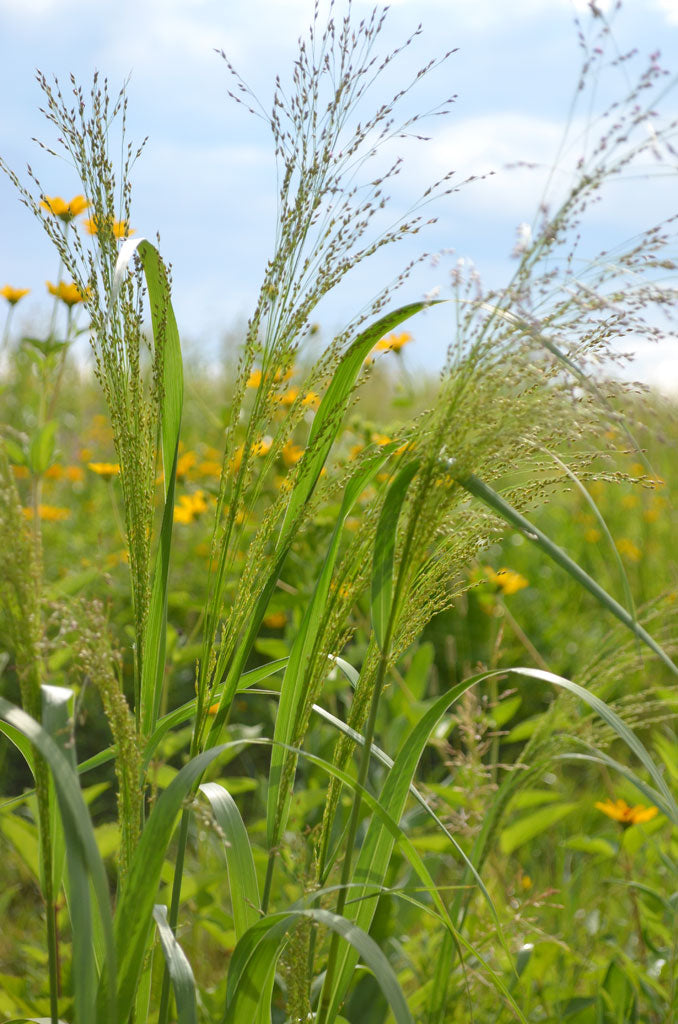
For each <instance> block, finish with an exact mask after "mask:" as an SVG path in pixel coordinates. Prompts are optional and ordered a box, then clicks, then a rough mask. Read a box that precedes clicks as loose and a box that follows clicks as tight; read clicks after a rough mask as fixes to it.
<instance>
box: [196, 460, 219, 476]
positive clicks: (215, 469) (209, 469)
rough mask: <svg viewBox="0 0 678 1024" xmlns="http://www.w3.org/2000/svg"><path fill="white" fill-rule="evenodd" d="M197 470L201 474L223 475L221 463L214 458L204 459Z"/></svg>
mask: <svg viewBox="0 0 678 1024" xmlns="http://www.w3.org/2000/svg"><path fill="white" fill-rule="evenodd" d="M197 470H198V473H200V475H201V476H221V463H220V462H216V461H213V460H212V459H203V461H202V462H201V463H200V464H199V465H198V467H197Z"/></svg>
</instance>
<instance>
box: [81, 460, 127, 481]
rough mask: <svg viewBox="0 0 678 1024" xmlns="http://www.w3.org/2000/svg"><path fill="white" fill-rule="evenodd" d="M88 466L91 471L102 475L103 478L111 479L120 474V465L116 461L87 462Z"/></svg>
mask: <svg viewBox="0 0 678 1024" xmlns="http://www.w3.org/2000/svg"><path fill="white" fill-rule="evenodd" d="M87 465H88V467H89V468H90V469H91V470H92V472H93V473H96V474H97V475H98V476H102V477H103V478H104V480H112V479H113V477H114V476H118V475H119V474H120V466H119V465H118V463H117V462H88V463H87Z"/></svg>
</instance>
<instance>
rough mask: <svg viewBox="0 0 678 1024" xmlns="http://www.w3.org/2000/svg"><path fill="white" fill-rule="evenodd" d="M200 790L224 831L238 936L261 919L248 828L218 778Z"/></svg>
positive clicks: (232, 904) (234, 920)
mask: <svg viewBox="0 0 678 1024" xmlns="http://www.w3.org/2000/svg"><path fill="white" fill-rule="evenodd" d="M200 792H201V793H202V794H203V795H204V796H205V797H206V798H207V800H208V801H209V804H210V807H211V808H212V812H213V814H214V817H215V819H216V822H217V825H218V826H219V828H220V829H221V831H222V833H223V835H224V841H225V842H224V845H225V851H226V865H227V867H228V883H229V887H230V890H231V906H232V907H233V925H234V928H235V935H236V939H240V938H241V937H242V936H243V935H244V934H245V932H246V931H247V929H248V928H250V927H251V926H252V925H253V924H256V922H257V921H258V920H259V908H260V906H261V904H260V901H259V886H258V884H257V874H256V871H255V868H254V858H253V856H252V847H251V846H250V841H249V837H248V835H247V829H246V828H245V824H244V822H243V820H242V818H241V817H240V812H239V811H238V808H237V807H236V804H235V801H234V799H233V797H232V796H231V795H230V793H228V792H227V790H226V789H225V788H224V787H223V786H219V785H217V783H216V782H205V783H203V785H202V786H201V787H200Z"/></svg>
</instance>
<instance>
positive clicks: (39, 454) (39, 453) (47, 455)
mask: <svg viewBox="0 0 678 1024" xmlns="http://www.w3.org/2000/svg"><path fill="white" fill-rule="evenodd" d="M58 425H59V424H58V421H57V420H48V421H47V423H45V424H44V425H43V426H42V427H39V428H38V429H37V430H36V432H35V434H34V435H33V437H32V438H31V440H30V444H29V446H28V465H29V467H30V469H31V472H33V473H35V474H36V476H39V475H40V474H41V473H44V472H45V470H46V469H48V468H49V464H50V462H51V461H52V456H53V455H54V444H55V436H54V435H55V434H56V429H57V427H58Z"/></svg>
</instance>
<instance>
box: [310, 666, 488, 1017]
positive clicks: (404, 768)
mask: <svg viewBox="0 0 678 1024" xmlns="http://www.w3.org/2000/svg"><path fill="white" fill-rule="evenodd" d="M484 676H485V674H484V673H480V674H478V675H474V676H471V677H470V678H469V679H466V680H464V681H463V682H461V683H458V684H457V685H456V686H455V687H453V688H452V689H451V690H449V691H448V692H447V693H444V694H443V695H442V696H441V697H439V698H438V699H437V700H436V701H435V703H434V704H432V705H431V707H430V708H429V709H428V710H427V711H425V712H424V714H423V715H422V717H421V718H420V719H419V721H418V722H417V723H416V724H415V726H414V727H413V728H412V729H411V730H410V732H409V733H408V735H407V736H406V737H405V740H404V741H403V743H402V745H401V748H400V751H399V753H398V755H397V757H396V759H395V761H394V764H393V768H392V769H391V771H390V772H389V774H388V777H387V779H386V782H385V784H384V787H383V789H382V792H381V794H380V797H379V804H380V806H381V807H382V808H383V810H384V812H385V814H387V815H388V816H389V817H390V818H391V819H393V820H394V821H399V820H400V818H401V816H402V813H403V810H404V808H405V802H406V800H407V797H408V794H409V792H410V785H411V784H412V779H413V778H414V773H415V771H416V768H417V765H418V763H419V759H420V757H421V755H422V753H423V750H424V747H425V746H426V744H427V742H428V740H429V737H430V735H431V733H432V732H433V730H434V729H435V727H436V725H437V724H438V722H439V721H440V719H441V718H442V716H443V715H444V714H445V712H446V711H447V710H448V708H449V707H450V706H451V705H452V704H454V703H455V702H456V701H457V700H458V699H459V697H461V696H462V695H463V694H464V693H466V691H467V690H468V689H470V688H471V687H472V686H474V685H475V684H476V683H477V682H480V680H481V679H483V678H484ZM393 846H394V836H393V833H392V832H391V831H390V830H389V829H387V828H385V827H384V823H383V821H382V820H381V819H380V818H374V819H373V820H372V821H371V823H370V826H369V828H368V830H367V834H366V836H365V838H364V840H363V842H362V844H361V848H360V854H359V856H358V860H357V862H356V864H355V867H354V869H353V878H354V880H355V881H356V882H359V883H361V884H362V885H363V886H364V887H365V891H367V889H368V888H373V887H374V886H377V887H381V886H382V885H383V884H384V879H385V878H386V873H387V871H388V866H389V864H390V861H391V855H392V853H393ZM483 888H484V887H483ZM486 898H487V900H488V902H489V905H490V906H491V907H492V901H491V899H490V897H489V894H487V893H486ZM375 911H376V906H375V904H374V902H373V901H360V902H358V903H357V904H355V905H354V906H353V907H352V908H351V910H350V912H348V913H347V916H349V917H350V918H351V920H354V921H355V922H356V924H357V925H358V926H359V927H360V928H363V929H364V930H365V931H369V928H370V925H371V923H372V919H373V917H374V914H375ZM495 917H496V912H495ZM356 962H357V960H356V956H355V952H354V950H352V949H351V948H350V947H347V946H346V945H344V946H343V947H342V948H341V949H340V951H339V954H338V965H337V969H335V973H334V978H335V980H334V982H333V985H332V991H331V992H328V993H327V996H326V999H324V1000H323V999H321V1005H323V1003H326V1005H327V1006H328V1013H327V1016H326V1017H325V1018H323V1024H325V1022H326V1021H331V1020H333V1019H334V1016H336V1014H337V1013H338V1012H339V1007H340V1006H341V1003H342V1002H343V1000H344V998H345V995H346V992H347V990H348V986H349V985H350V982H351V978H352V976H353V972H354V970H355V965H356Z"/></svg>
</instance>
